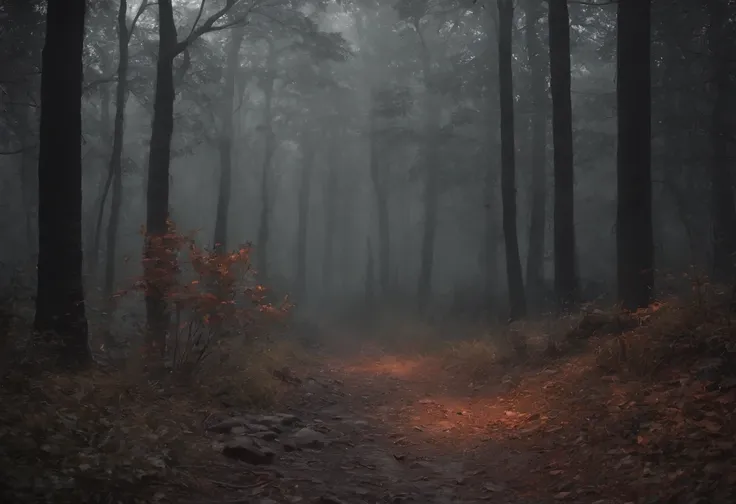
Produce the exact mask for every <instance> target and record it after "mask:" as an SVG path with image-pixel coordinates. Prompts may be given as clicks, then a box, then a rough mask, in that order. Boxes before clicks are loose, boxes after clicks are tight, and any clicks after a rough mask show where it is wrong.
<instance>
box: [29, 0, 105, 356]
mask: <svg viewBox="0 0 736 504" xmlns="http://www.w3.org/2000/svg"><path fill="white" fill-rule="evenodd" d="M84 18H85V1H84V0H64V1H62V0H49V2H48V4H47V14H46V44H45V46H44V49H43V58H42V59H43V72H42V75H41V107H42V108H41V125H40V152H39V161H38V182H39V195H40V198H39V211H38V231H39V253H38V291H37V294H36V317H35V323H34V325H35V329H36V330H37V331H39V332H42V333H46V332H50V333H53V334H54V336H58V337H59V338H60V342H61V344H62V354H61V358H62V361H63V362H64V363H65V364H67V365H72V366H85V365H88V364H89V363H90V362H91V354H90V351H89V346H88V328H87V317H86V313H85V305H84V288H83V283H82V145H81V140H82V68H83V66H82V54H83V46H84Z"/></svg>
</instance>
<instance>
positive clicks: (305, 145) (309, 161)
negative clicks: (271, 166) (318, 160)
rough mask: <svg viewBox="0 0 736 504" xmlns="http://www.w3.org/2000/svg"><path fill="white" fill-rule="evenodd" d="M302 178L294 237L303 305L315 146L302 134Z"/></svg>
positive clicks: (298, 290)
mask: <svg viewBox="0 0 736 504" xmlns="http://www.w3.org/2000/svg"><path fill="white" fill-rule="evenodd" d="M301 148H302V177H301V182H300V184H299V218H298V219H299V221H298V223H297V237H296V289H295V294H296V299H297V301H298V302H302V303H304V299H305V297H306V294H307V238H308V235H307V231H308V227H309V199H310V196H311V192H312V172H313V171H314V156H315V150H314V149H315V145H314V141H313V139H312V137H311V135H308V134H307V133H306V132H304V133H303V140H302V146H301Z"/></svg>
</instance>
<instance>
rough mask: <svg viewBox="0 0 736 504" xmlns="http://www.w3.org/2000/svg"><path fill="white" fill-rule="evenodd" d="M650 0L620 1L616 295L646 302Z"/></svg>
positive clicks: (627, 304) (650, 262) (650, 247)
mask: <svg viewBox="0 0 736 504" xmlns="http://www.w3.org/2000/svg"><path fill="white" fill-rule="evenodd" d="M650 18H651V0H619V4H618V42H617V52H618V62H617V67H618V68H617V69H618V79H617V102H618V153H617V186H618V206H617V223H616V249H617V256H618V257H617V276H618V297H619V300H620V301H621V302H622V304H623V306H624V308H626V309H630V310H635V309H637V308H642V307H645V306H648V305H649V302H650V301H651V298H652V288H653V286H654V239H653V227H652V176H651V75H650V52H651V42H650V31H651V28H650Z"/></svg>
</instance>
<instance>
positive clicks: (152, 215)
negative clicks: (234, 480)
mask: <svg viewBox="0 0 736 504" xmlns="http://www.w3.org/2000/svg"><path fill="white" fill-rule="evenodd" d="M238 1H239V0H227V1H226V2H225V4H224V6H223V7H222V8H220V9H219V10H218V11H216V12H215V13H214V14H212V15H211V16H210V17H209V18H207V20H206V21H204V22H203V23H202V24H201V25H198V22H199V20H200V18H201V15H202V13H203V11H204V8H205V5H206V0H201V4H200V8H199V13H198V15H197V17H196V19H195V21H194V25H193V26H192V28H191V30H190V32H189V35H188V36H187V37H186V38H185V39H184V40H182V41H179V40H178V39H177V33H176V23H175V21H174V7H173V2H172V0H159V2H158V24H159V26H158V29H159V42H158V61H157V63H156V90H155V93H154V103H153V122H152V125H151V149H150V151H149V154H148V189H147V193H146V233H147V235H148V238H147V240H146V256H147V259H148V260H147V261H146V262H145V265H146V268H145V270H146V271H145V276H146V278H147V279H152V278H155V277H156V275H155V270H156V269H157V268H160V267H161V264H159V260H160V259H158V258H156V254H155V253H154V251H153V250H152V244H153V243H154V240H156V239H158V238H161V237H163V236H164V235H165V234H166V231H167V227H168V218H169V175H170V173H169V172H170V167H171V137H172V135H173V133H174V100H175V98H176V94H175V90H174V82H175V79H174V59H175V58H176V57H177V56H178V55H180V54H182V53H184V52H185V51H186V50H187V48H188V47H189V46H190V45H191V44H192V42H194V41H195V40H197V39H198V38H199V37H201V36H202V35H204V34H205V33H209V32H212V31H217V30H223V29H225V28H227V27H231V26H236V25H238V24H241V23H243V22H244V21H245V18H246V16H247V13H248V12H246V13H245V14H242V15H240V16H237V17H236V18H235V19H233V20H232V21H230V22H227V23H221V24H216V23H218V21H219V20H220V19H222V18H223V16H225V14H227V13H228V12H229V11H230V10H231V9H232V8H233V7H234V6H235V5H236V4H237V3H238ZM255 4H256V2H254V3H253V4H252V6H254V5H255ZM187 62H188V58H187V57H186V54H185V58H184V63H183V65H185V66H183V67H182V68H183V69H184V70H182V71H181V72H180V73H181V74H182V75H183V74H184V72H185V71H186V64H187ZM180 70H181V69H180ZM164 295H165V292H163V287H162V286H161V285H157V283H156V282H151V281H149V282H148V285H147V288H146V321H147V325H148V332H147V336H148V338H147V343H148V346H149V347H156V348H157V350H158V351H160V352H164V350H165V346H166V345H165V336H166V330H167V328H168V320H167V315H166V302H165V299H164Z"/></svg>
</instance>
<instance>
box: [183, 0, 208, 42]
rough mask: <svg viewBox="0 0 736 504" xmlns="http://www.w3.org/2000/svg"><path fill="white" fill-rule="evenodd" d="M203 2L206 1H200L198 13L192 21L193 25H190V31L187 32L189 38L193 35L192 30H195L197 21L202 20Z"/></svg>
mask: <svg viewBox="0 0 736 504" xmlns="http://www.w3.org/2000/svg"><path fill="white" fill-rule="evenodd" d="M205 1H206V0H202V2H201V3H200V4H199V12H198V13H197V18H196V19H195V20H194V24H193V25H192V31H190V32H189V37H191V36H192V34H193V33H194V30H195V29H196V28H197V25H198V24H199V20H200V19H201V18H202V12H204V3H205ZM189 37H187V38H189Z"/></svg>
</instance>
